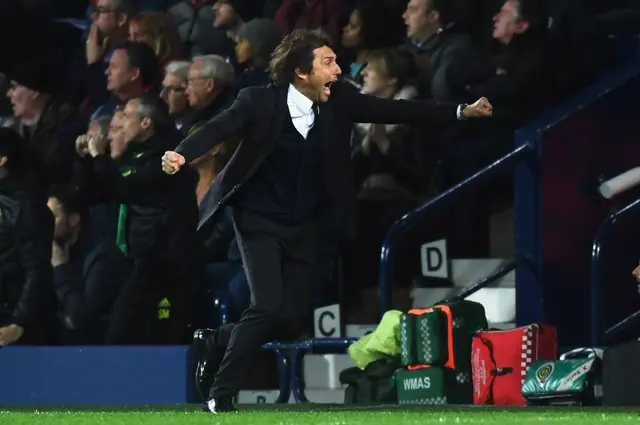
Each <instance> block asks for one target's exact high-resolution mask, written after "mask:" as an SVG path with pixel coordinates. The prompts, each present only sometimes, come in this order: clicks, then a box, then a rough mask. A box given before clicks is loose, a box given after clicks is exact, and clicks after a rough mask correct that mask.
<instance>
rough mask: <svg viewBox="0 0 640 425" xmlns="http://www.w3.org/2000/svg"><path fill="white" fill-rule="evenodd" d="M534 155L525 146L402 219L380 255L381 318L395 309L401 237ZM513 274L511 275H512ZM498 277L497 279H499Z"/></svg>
mask: <svg viewBox="0 0 640 425" xmlns="http://www.w3.org/2000/svg"><path fill="white" fill-rule="evenodd" d="M533 152H534V149H533V147H532V146H530V145H522V146H520V147H518V148H516V149H515V150H514V151H512V152H510V153H508V154H507V155H505V156H503V157H501V158H499V159H498V160H496V161H495V162H493V163H492V164H490V165H489V166H487V167H486V168H484V169H482V170H480V171H478V172H477V173H475V174H473V175H472V176H471V177H468V178H467V179H465V180H463V181H462V182H460V183H458V184H457V185H455V186H454V187H452V188H450V189H448V190H447V191H445V192H443V193H442V194H440V195H438V196H436V197H435V198H433V199H432V200H430V201H429V202H427V203H425V204H424V205H422V206H420V207H418V208H416V209H414V210H412V211H410V212H408V213H407V214H405V215H404V216H402V217H401V218H400V219H398V220H397V221H396V222H395V223H393V225H392V226H391V228H390V229H389V231H388V232H387V235H386V237H385V239H384V241H383V243H382V250H381V252H380V315H381V316H382V315H383V314H384V313H385V312H387V311H389V310H390V309H391V301H392V297H393V295H392V290H393V263H392V261H391V255H392V254H393V248H395V246H396V242H397V240H398V238H399V237H401V236H402V235H404V234H406V233H407V232H408V231H409V230H410V229H412V228H413V227H415V226H417V225H418V224H420V223H422V222H423V221H424V220H426V219H427V218H428V217H429V216H430V215H432V214H434V213H436V212H438V211H440V210H442V209H443V208H445V207H446V206H447V205H449V204H451V202H453V201H455V200H456V199H458V198H459V197H460V196H461V195H463V194H464V193H466V192H469V191H470V190H472V189H474V188H476V187H477V186H479V185H481V184H482V183H484V182H486V181H487V180H490V179H491V178H493V177H495V176H496V175H498V174H500V173H502V172H504V171H505V170H506V169H510V168H512V167H514V166H515V165H516V164H517V163H518V162H520V161H521V160H523V159H525V158H528V157H530V156H531V155H532V154H533ZM516 265H517V263H516V264H513V265H512V266H513V268H512V269H511V270H513V269H515V267H516ZM511 270H509V271H511ZM500 272H501V273H503V274H500V273H498V274H497V275H496V274H495V273H494V275H492V276H493V277H492V279H490V280H489V279H488V278H487V279H484V280H483V281H481V282H479V283H478V284H476V285H474V286H473V287H472V288H473V291H471V292H468V291H465V294H466V295H465V296H469V295H471V294H472V293H473V292H476V291H478V290H479V289H482V287H484V286H487V285H488V284H490V283H492V282H494V281H496V280H497V279H499V278H500V277H501V276H503V275H504V274H506V273H508V271H507V272H506V273H505V272H504V270H501V271H500ZM496 276H497V277H496Z"/></svg>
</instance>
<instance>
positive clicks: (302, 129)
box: [287, 84, 315, 139]
mask: <svg viewBox="0 0 640 425" xmlns="http://www.w3.org/2000/svg"><path fill="white" fill-rule="evenodd" d="M287 106H288V107H289V113H290V114H291V120H292V121H293V126H294V127H295V128H296V130H298V133H300V134H301V135H302V137H304V138H305V139H306V138H307V135H308V134H309V131H311V128H312V127H313V123H314V121H315V114H314V113H313V101H312V100H311V99H309V98H308V97H307V96H305V95H303V94H302V93H300V91H299V90H298V89H296V88H295V87H293V85H292V84H289V91H288V93H287Z"/></svg>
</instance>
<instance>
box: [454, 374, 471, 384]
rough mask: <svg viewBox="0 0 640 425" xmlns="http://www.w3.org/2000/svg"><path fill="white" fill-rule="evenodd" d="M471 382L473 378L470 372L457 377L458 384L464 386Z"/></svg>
mask: <svg viewBox="0 0 640 425" xmlns="http://www.w3.org/2000/svg"><path fill="white" fill-rule="evenodd" d="M470 381H471V377H470V376H469V373H468V372H460V373H458V374H457V375H456V382H457V383H458V384H464V383H466V382H470Z"/></svg>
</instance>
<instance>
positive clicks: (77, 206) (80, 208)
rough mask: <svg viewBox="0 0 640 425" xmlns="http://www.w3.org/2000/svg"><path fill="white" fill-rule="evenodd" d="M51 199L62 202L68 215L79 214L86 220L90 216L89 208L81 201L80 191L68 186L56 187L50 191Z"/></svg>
mask: <svg viewBox="0 0 640 425" xmlns="http://www.w3.org/2000/svg"><path fill="white" fill-rule="evenodd" d="M49 197H51V198H55V199H57V200H58V202H60V206H61V207H62V210H63V211H64V213H65V214H66V215H71V214H78V215H80V218H81V219H84V218H85V217H86V215H87V214H88V209H87V206H86V205H85V203H84V202H82V201H81V199H80V196H79V194H78V191H77V190H75V188H73V187H71V186H68V185H55V186H52V187H51V188H50V189H49Z"/></svg>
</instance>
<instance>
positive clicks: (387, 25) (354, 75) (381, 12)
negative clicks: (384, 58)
mask: <svg viewBox="0 0 640 425" xmlns="http://www.w3.org/2000/svg"><path fill="white" fill-rule="evenodd" d="M403 11H404V8H403V5H402V2H398V1H395V0H377V1H372V0H361V1H359V2H358V4H357V5H356V8H355V9H354V10H353V12H351V16H350V17H349V23H348V24H347V25H346V26H345V27H344V28H343V30H342V47H344V48H345V50H346V53H348V54H350V57H352V58H353V61H352V62H351V63H348V64H347V66H345V67H343V69H344V76H345V79H346V80H347V81H349V82H352V83H354V84H355V85H356V86H357V87H358V88H360V86H361V85H362V77H363V76H362V71H363V70H364V68H365V67H366V65H367V61H368V56H369V54H370V53H371V52H372V51H374V50H379V49H383V48H386V47H393V46H398V45H400V44H401V43H402V41H403V40H404V38H405V36H406V35H405V33H406V29H405V25H404V22H403V20H402V13H403ZM381 28H384V31H381V30H380V29H381Z"/></svg>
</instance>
